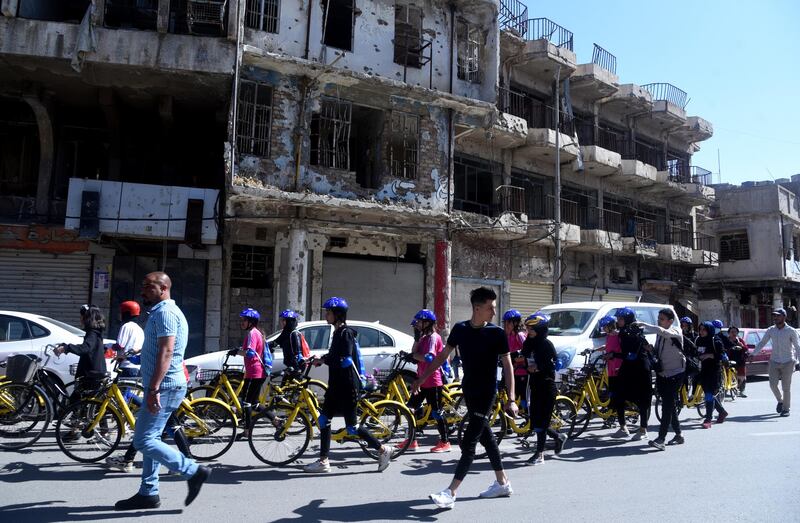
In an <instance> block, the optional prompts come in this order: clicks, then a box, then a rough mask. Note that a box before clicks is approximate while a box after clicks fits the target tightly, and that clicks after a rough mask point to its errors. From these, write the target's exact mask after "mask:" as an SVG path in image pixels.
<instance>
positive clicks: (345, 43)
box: [322, 0, 355, 51]
mask: <svg viewBox="0 0 800 523" xmlns="http://www.w3.org/2000/svg"><path fill="white" fill-rule="evenodd" d="M322 7H323V14H324V18H323V20H322V43H323V44H325V45H328V46H330V47H335V48H337V49H342V50H344V51H352V50H353V32H354V25H355V0H322Z"/></svg>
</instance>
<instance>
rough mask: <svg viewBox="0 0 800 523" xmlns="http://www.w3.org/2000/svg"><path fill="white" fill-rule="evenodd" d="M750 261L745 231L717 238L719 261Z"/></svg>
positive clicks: (748, 244)
mask: <svg viewBox="0 0 800 523" xmlns="http://www.w3.org/2000/svg"><path fill="white" fill-rule="evenodd" d="M749 259H750V241H749V239H748V237H747V231H741V232H732V233H725V234H722V235H720V237H719V261H721V262H729V261H737V260H749Z"/></svg>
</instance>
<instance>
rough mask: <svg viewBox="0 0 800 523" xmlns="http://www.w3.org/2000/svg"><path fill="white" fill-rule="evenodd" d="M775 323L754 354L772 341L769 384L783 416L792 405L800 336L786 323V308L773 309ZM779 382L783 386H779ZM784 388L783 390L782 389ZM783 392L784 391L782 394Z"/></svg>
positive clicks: (765, 334) (799, 350)
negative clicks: (793, 375)
mask: <svg viewBox="0 0 800 523" xmlns="http://www.w3.org/2000/svg"><path fill="white" fill-rule="evenodd" d="M772 318H773V320H774V321H775V325H773V326H771V327H770V328H768V329H767V332H765V333H764V337H763V338H761V341H759V342H758V345H756V349H755V351H753V356H755V355H756V354H758V353H759V352H761V349H763V348H764V345H766V344H767V342H769V341H772V355H771V356H770V358H769V386H770V388H771V389H772V393H773V394H774V395H775V399H777V400H778V406H777V408H776V409H775V410H776V411H777V412H778V414H780V415H781V416H783V417H786V416H788V415H789V408H790V407H791V405H792V395H791V394H792V373H793V372H794V366H795V362H796V361H797V359H798V358H799V357H800V337H799V336H798V334H797V331H796V330H795V329H793V328H792V327H790V326H788V325H786V310H784V309H775V310H774V311H772ZM778 382H780V383H781V388H780V389H779V388H778ZM781 389H783V391H781ZM781 392H783V393H782V394H781Z"/></svg>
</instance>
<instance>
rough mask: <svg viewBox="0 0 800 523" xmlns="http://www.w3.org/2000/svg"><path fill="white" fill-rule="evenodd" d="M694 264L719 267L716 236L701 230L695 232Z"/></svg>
mask: <svg viewBox="0 0 800 523" xmlns="http://www.w3.org/2000/svg"><path fill="white" fill-rule="evenodd" d="M692 265H694V266H696V267H719V252H718V250H717V239H716V238H715V237H714V236H710V235H708V234H703V233H701V232H696V233H694V249H692Z"/></svg>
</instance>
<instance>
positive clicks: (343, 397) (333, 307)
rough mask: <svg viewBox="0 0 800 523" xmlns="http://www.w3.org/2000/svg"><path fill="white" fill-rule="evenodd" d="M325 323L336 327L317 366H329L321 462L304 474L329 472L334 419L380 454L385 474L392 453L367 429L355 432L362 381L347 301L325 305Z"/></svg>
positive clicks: (321, 425)
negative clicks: (348, 320) (336, 417)
mask: <svg viewBox="0 0 800 523" xmlns="http://www.w3.org/2000/svg"><path fill="white" fill-rule="evenodd" d="M323 307H324V308H325V321H327V322H328V323H329V324H331V325H333V328H334V331H333V338H332V339H331V346H330V348H329V349H328V353H327V354H326V355H325V356H323V357H322V359H321V360H316V361H314V365H321V364H323V363H324V364H326V365H328V390H327V391H326V392H325V399H324V401H323V403H322V408H321V409H320V416H319V420H318V422H319V440H320V441H319V460H318V461H315V462H314V463H309V464H308V465H306V466H305V467H304V468H303V470H304V471H305V472H316V473H322V472H330V470H331V466H330V463H329V462H328V453H329V452H330V448H331V419H332V418H333V417H334V416H343V417H344V420H345V429H346V430H347V433H348V435H351V436H357V437H359V438H361V439H363V440H364V441H365V442H366V443H367V445H368V446H369V447H371V448H373V449H375V450H378V451H379V454H378V472H383V471H384V470H385V469H386V467H388V466H389V461H390V460H391V459H392V449H390V448H389V447H388V446H386V445H381V443H380V442H379V441H378V440H377V438H375V436H373V435H372V434H370V432H369V431H368V430H367V429H366V428H364V427H358V428H356V423H357V421H358V418H357V415H356V407H357V405H358V391H359V388H360V386H361V378H360V373H359V370H358V355H357V354H356V333H355V331H353V329H351V328H350V327H348V326H347V310H348V308H349V307H348V305H347V301H345V300H344V299H342V298H337V297H333V298H330V299H328V300H327V301H326V302H325V303H324V304H323Z"/></svg>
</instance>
